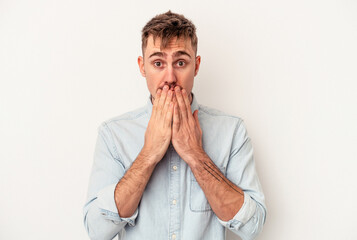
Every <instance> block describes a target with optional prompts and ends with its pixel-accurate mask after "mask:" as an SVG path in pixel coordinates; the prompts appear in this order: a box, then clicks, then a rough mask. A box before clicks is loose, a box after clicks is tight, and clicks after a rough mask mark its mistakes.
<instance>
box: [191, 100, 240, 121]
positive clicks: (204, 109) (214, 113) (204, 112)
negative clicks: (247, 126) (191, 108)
mask: <svg viewBox="0 0 357 240" xmlns="http://www.w3.org/2000/svg"><path fill="white" fill-rule="evenodd" d="M198 113H199V115H201V116H202V118H210V119H214V120H222V121H230V122H232V123H233V122H235V123H238V124H239V123H241V122H242V121H243V119H242V118H240V117H238V116H234V115H231V114H228V113H225V112H223V111H221V110H218V109H215V108H212V107H208V106H205V105H201V104H199V105H198Z"/></svg>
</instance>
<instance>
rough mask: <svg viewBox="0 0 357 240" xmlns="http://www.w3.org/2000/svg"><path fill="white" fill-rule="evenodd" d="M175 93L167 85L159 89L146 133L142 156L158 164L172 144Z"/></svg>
mask: <svg viewBox="0 0 357 240" xmlns="http://www.w3.org/2000/svg"><path fill="white" fill-rule="evenodd" d="M172 96H173V91H171V90H169V87H168V86H167V85H165V86H164V88H163V90H161V89H158V90H157V92H156V96H155V100H154V103H153V107H152V113H151V118H150V120H149V124H148V127H147V129H146V132H145V143H144V147H143V149H142V154H144V155H146V156H147V157H148V158H149V159H152V160H153V161H154V163H158V162H159V161H160V160H161V159H162V158H163V156H164V155H165V152H166V150H167V148H168V146H169V144H170V140H171V134H172V133H171V132H172V131H171V127H172V117H173V106H174V104H173V102H172Z"/></svg>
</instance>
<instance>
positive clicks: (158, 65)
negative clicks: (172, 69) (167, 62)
mask: <svg viewBox="0 0 357 240" xmlns="http://www.w3.org/2000/svg"><path fill="white" fill-rule="evenodd" d="M154 65H155V67H161V66H162V63H161V62H154Z"/></svg>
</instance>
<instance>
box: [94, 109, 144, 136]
mask: <svg viewBox="0 0 357 240" xmlns="http://www.w3.org/2000/svg"><path fill="white" fill-rule="evenodd" d="M146 109H147V108H146V107H145V106H144V107H140V108H137V109H134V110H132V111H129V112H126V113H123V114H120V115H117V116H114V117H111V118H108V119H107V120H105V121H103V122H102V123H101V124H100V127H99V128H107V129H108V130H109V129H110V128H113V127H118V126H124V127H125V126H126V125H127V124H131V123H134V122H136V121H138V122H140V121H141V120H145V119H146V118H147V115H148V113H147V110H146Z"/></svg>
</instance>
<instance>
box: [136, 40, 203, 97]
mask: <svg viewBox="0 0 357 240" xmlns="http://www.w3.org/2000/svg"><path fill="white" fill-rule="evenodd" d="M176 40H177V38H174V39H172V40H171V41H170V42H169V44H168V45H167V47H166V48H165V49H161V50H160V45H161V39H159V38H156V39H155V43H154V39H153V37H152V36H149V38H148V42H147V46H146V48H145V50H144V56H143V57H141V56H140V57H139V58H138V64H139V68H140V72H141V75H142V76H143V77H145V78H146V82H147V86H148V89H149V91H150V93H151V96H152V97H153V99H152V101H153V100H154V99H155V96H156V92H157V90H158V89H159V88H160V89H162V88H163V87H164V86H165V85H168V86H169V87H170V89H173V88H174V87H175V86H179V87H180V88H181V89H182V88H184V89H185V90H186V91H187V93H188V94H189V98H190V99H189V100H190V102H191V101H192V96H191V94H190V93H191V90H192V87H193V79H194V77H195V76H196V75H197V73H198V69H199V66H200V62H201V57H200V56H197V57H196V54H195V51H194V49H193V48H192V45H191V40H190V39H183V38H180V39H178V40H177V41H176Z"/></svg>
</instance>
